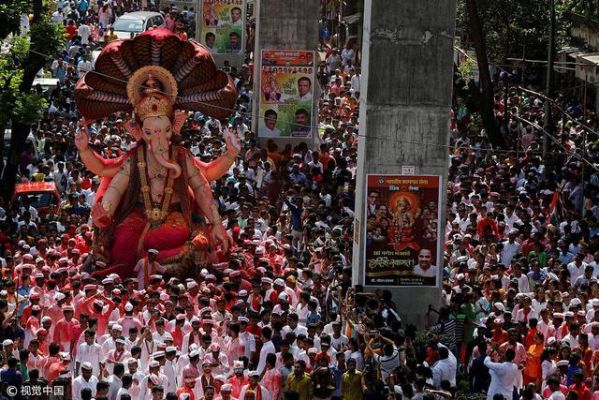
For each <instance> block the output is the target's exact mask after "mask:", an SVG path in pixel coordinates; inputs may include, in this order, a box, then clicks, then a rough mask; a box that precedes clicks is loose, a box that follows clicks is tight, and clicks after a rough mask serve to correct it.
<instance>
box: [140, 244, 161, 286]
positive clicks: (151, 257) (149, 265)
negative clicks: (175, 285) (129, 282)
mask: <svg viewBox="0 0 599 400" xmlns="http://www.w3.org/2000/svg"><path fill="white" fill-rule="evenodd" d="M157 256H158V250H156V249H150V250H148V255H147V256H146V257H144V258H142V259H140V260H139V261H138V262H137V264H136V265H135V268H134V269H133V271H134V272H137V281H138V289H139V290H142V289H143V288H145V287H146V283H148V282H149V281H150V275H155V274H158V273H160V274H162V273H164V272H165V271H166V269H165V268H164V267H163V266H162V265H160V264H159V263H158V261H156V257H157Z"/></svg>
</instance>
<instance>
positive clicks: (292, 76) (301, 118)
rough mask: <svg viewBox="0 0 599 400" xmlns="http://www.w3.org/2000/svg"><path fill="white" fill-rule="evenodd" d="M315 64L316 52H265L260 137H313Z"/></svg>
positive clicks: (261, 92) (261, 73) (261, 86)
mask: <svg viewBox="0 0 599 400" xmlns="http://www.w3.org/2000/svg"><path fill="white" fill-rule="evenodd" d="M314 65H315V53H314V52H313V51H303V50H263V51H262V62H261V70H260V84H259V88H260V106H259V110H258V112H259V118H258V137H259V138H310V137H312V127H313V126H314V125H315V124H314V121H313V117H314V116H313V113H312V110H313V109H314V100H313V99H314V83H315V76H316V70H315V68H314Z"/></svg>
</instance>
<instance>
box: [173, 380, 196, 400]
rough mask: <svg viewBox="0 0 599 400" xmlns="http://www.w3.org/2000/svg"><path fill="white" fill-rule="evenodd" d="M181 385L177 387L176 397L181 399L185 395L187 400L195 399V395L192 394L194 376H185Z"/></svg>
mask: <svg viewBox="0 0 599 400" xmlns="http://www.w3.org/2000/svg"><path fill="white" fill-rule="evenodd" d="M183 381H184V383H183V386H182V387H180V388H179V389H177V398H178V399H182V398H184V397H185V396H182V395H187V396H188V397H187V398H188V399H189V400H195V395H194V394H193V388H194V387H195V385H196V378H194V377H193V376H186V377H185V378H184V380H183Z"/></svg>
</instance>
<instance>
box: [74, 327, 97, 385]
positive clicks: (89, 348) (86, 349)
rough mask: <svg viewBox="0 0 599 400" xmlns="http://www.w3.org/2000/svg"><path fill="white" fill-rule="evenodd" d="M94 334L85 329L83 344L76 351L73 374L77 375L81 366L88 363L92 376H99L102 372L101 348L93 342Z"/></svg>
mask: <svg viewBox="0 0 599 400" xmlns="http://www.w3.org/2000/svg"><path fill="white" fill-rule="evenodd" d="M95 335H96V334H95V332H94V331H92V330H91V329H87V330H86V331H85V332H84V334H83V337H84V340H85V341H84V342H83V343H81V344H80V345H79V347H78V349H77V358H76V359H75V362H76V363H75V373H79V368H80V367H81V365H82V364H85V363H88V364H89V365H91V367H92V374H93V375H94V376H96V377H99V376H100V372H101V371H102V347H101V346H100V345H99V344H98V343H96V341H95V338H96V336H95Z"/></svg>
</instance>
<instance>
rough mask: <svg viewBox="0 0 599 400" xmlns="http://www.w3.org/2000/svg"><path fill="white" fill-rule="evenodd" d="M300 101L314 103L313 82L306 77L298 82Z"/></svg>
mask: <svg viewBox="0 0 599 400" xmlns="http://www.w3.org/2000/svg"><path fill="white" fill-rule="evenodd" d="M297 92H298V96H299V101H312V81H311V80H310V78H308V77H306V76H302V77H301V78H299V79H298V80H297Z"/></svg>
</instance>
